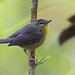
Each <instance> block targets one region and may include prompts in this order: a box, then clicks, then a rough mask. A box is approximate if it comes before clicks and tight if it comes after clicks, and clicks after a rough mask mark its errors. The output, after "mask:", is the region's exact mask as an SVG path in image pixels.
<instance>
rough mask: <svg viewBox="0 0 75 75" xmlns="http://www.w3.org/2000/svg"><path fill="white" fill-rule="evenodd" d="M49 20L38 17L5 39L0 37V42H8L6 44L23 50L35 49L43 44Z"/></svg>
mask: <svg viewBox="0 0 75 75" xmlns="http://www.w3.org/2000/svg"><path fill="white" fill-rule="evenodd" d="M49 22H51V20H44V19H39V20H36V21H34V22H31V23H30V24H28V25H26V26H24V27H23V28H22V29H20V30H18V31H17V32H15V33H14V34H12V35H11V36H9V37H8V38H6V39H0V44H2V43H9V45H8V46H20V47H22V48H24V50H35V49H36V48H37V47H39V46H40V45H42V44H43V42H44V40H45V38H46V34H47V30H48V23H49Z"/></svg>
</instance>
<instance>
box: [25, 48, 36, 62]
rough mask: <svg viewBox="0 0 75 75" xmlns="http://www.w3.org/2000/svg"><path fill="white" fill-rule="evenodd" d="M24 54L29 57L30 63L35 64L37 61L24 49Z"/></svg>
mask: <svg viewBox="0 0 75 75" xmlns="http://www.w3.org/2000/svg"><path fill="white" fill-rule="evenodd" d="M24 52H25V53H26V54H27V55H28V57H29V61H34V62H35V60H34V58H33V57H31V56H30V55H29V54H28V53H27V52H26V50H25V49H24Z"/></svg>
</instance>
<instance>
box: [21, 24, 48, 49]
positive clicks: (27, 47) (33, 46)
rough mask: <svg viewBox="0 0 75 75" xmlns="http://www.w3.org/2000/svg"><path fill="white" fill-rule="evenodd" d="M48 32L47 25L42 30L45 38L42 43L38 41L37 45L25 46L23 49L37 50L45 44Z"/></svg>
mask: <svg viewBox="0 0 75 75" xmlns="http://www.w3.org/2000/svg"><path fill="white" fill-rule="evenodd" d="M47 31H48V25H45V26H44V27H43V30H42V32H43V35H44V37H43V38H42V39H41V40H40V41H38V42H37V43H34V44H30V45H25V46H23V47H22V48H24V49H26V50H35V49H36V48H37V47H39V46H41V45H42V44H43V43H44V40H45V38H46V34H47Z"/></svg>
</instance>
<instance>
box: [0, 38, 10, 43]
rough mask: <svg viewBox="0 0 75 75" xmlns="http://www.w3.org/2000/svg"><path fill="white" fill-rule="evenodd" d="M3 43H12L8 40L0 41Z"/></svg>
mask: <svg viewBox="0 0 75 75" xmlns="http://www.w3.org/2000/svg"><path fill="white" fill-rule="evenodd" d="M2 43H10V41H9V40H8V39H0V44H2Z"/></svg>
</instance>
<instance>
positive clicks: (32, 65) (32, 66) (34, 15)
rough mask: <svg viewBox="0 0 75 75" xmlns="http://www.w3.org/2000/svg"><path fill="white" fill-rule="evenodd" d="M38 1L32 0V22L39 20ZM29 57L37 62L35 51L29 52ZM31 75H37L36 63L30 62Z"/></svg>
mask: <svg viewBox="0 0 75 75" xmlns="http://www.w3.org/2000/svg"><path fill="white" fill-rule="evenodd" d="M37 7H38V0H31V22H33V21H35V20H37ZM29 56H31V57H32V58H33V59H34V60H35V50H33V51H29ZM29 75H35V61H29Z"/></svg>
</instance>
